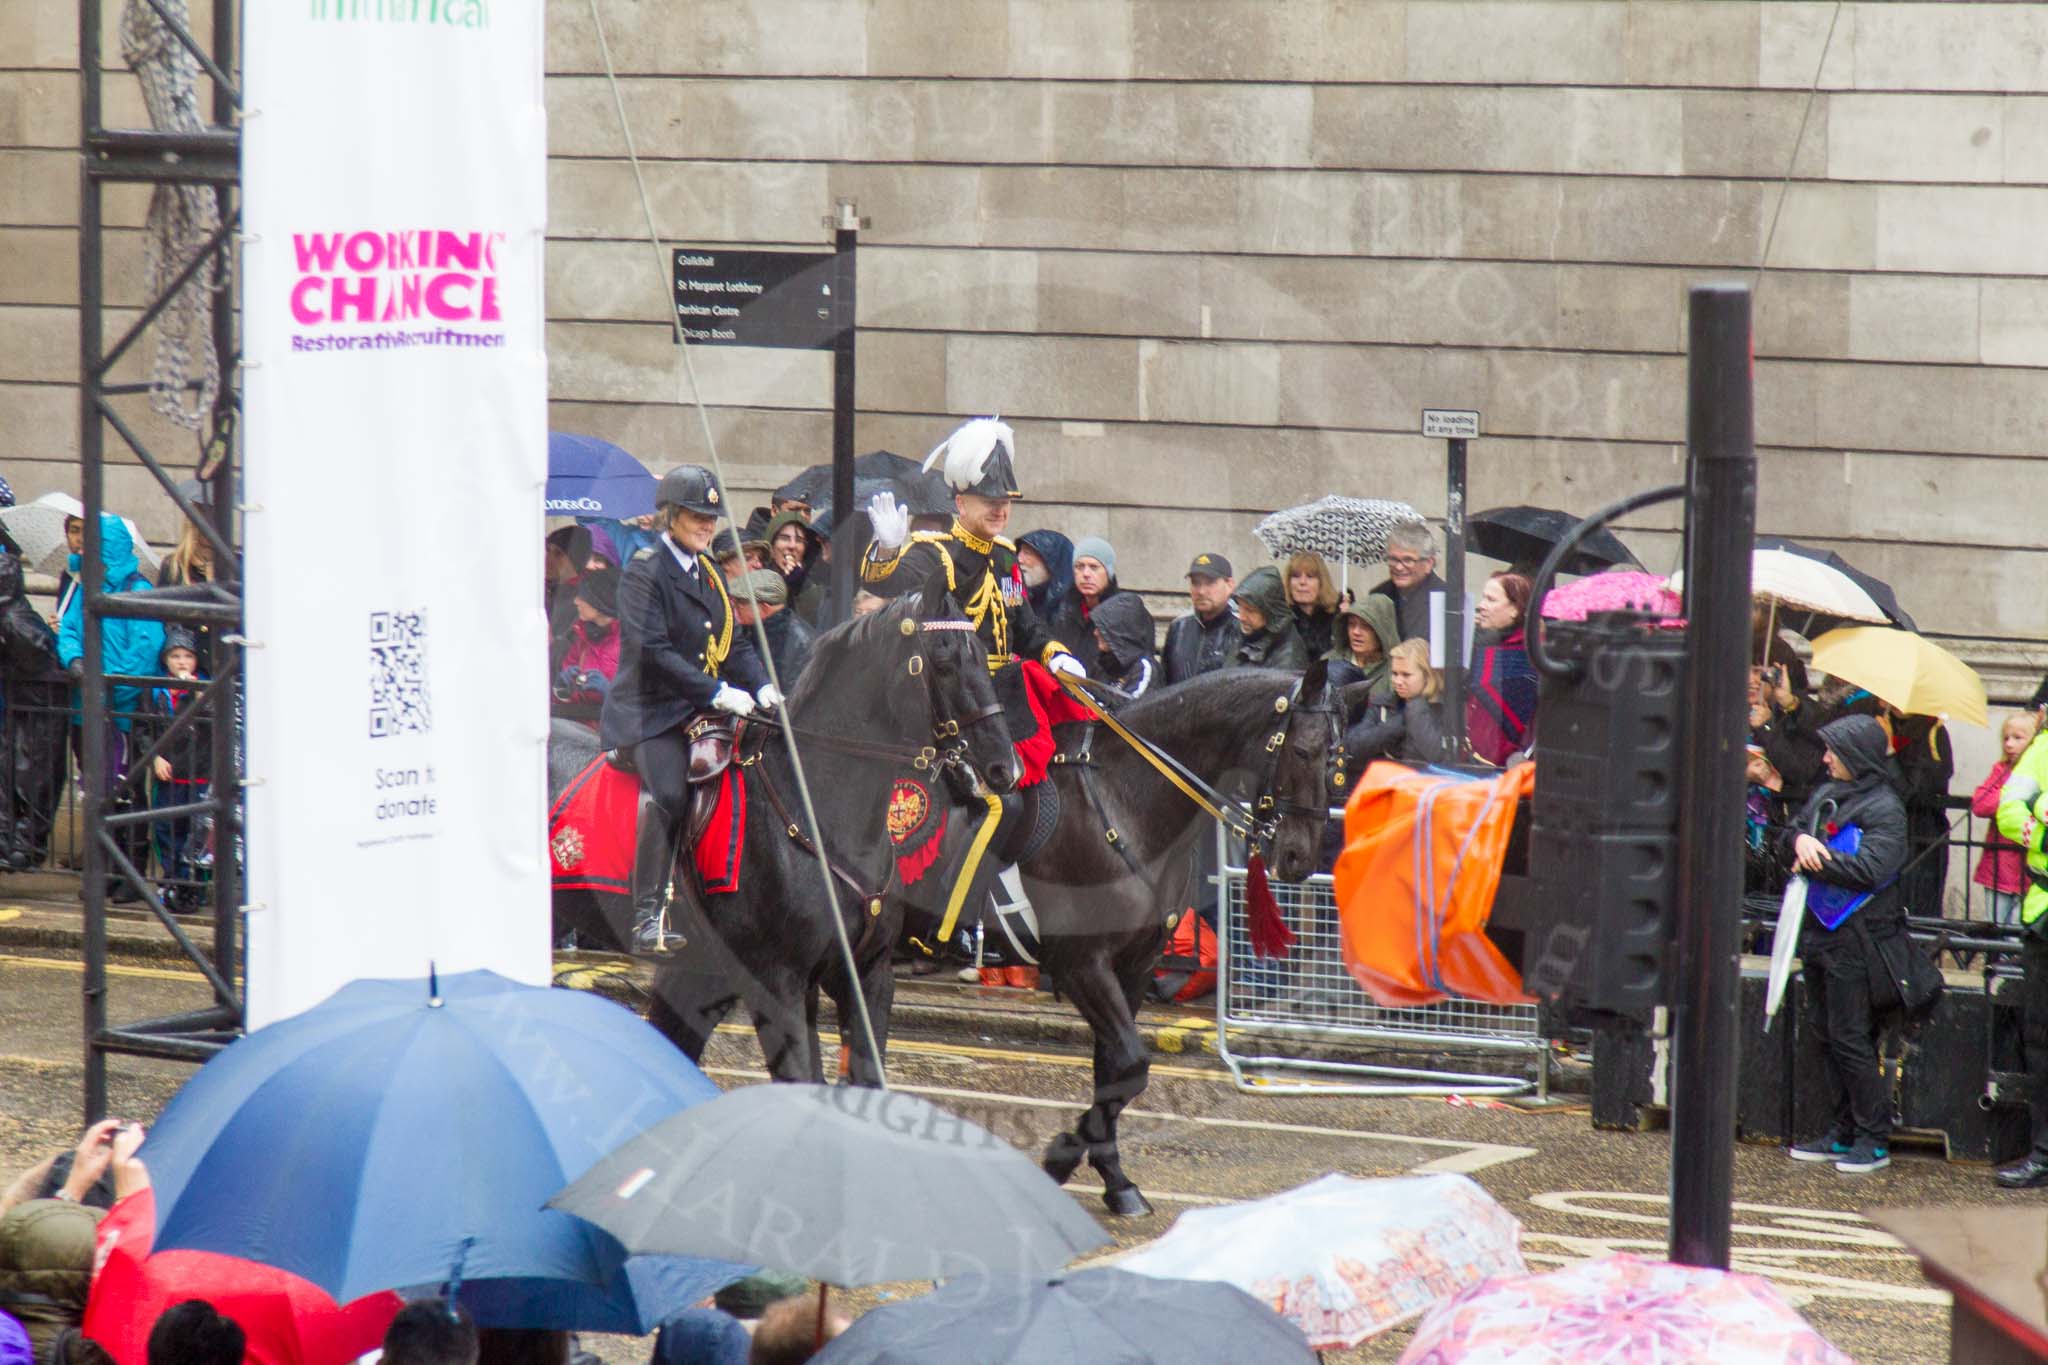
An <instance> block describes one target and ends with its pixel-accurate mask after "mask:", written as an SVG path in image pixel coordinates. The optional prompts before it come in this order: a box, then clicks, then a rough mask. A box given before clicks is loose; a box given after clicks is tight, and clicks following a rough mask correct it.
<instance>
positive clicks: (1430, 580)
mask: <svg viewBox="0 0 2048 1365" xmlns="http://www.w3.org/2000/svg"><path fill="white" fill-rule="evenodd" d="M1373 591H1374V592H1376V593H1378V594H1379V595H1380V596H1382V597H1390V598H1392V599H1393V601H1394V616H1395V619H1396V620H1397V621H1398V622H1399V623H1400V627H1401V638H1402V639H1403V640H1415V639H1422V640H1427V639H1428V638H1429V595H1430V594H1431V593H1433V592H1447V591H1448V587H1447V586H1446V584H1445V583H1444V581H1443V579H1441V578H1439V577H1437V572H1436V537H1435V536H1434V535H1432V534H1430V530H1429V526H1428V524H1427V523H1426V522H1420V521H1404V522H1402V523H1401V524H1400V525H1399V526H1396V527H1395V528H1394V529H1393V530H1391V531H1389V532H1388V533H1387V581H1386V582H1384V583H1382V584H1380V585H1379V586H1378V587H1376V588H1374V589H1373Z"/></svg>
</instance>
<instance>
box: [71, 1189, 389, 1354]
mask: <svg viewBox="0 0 2048 1365" xmlns="http://www.w3.org/2000/svg"><path fill="white" fill-rule="evenodd" d="M155 1236H156V1199H155V1196H154V1195H153V1194H152V1193H151V1192H150V1191H148V1190H142V1191H140V1192H139V1193H136V1194H132V1195H130V1196H128V1197H127V1198H126V1199H123V1200H122V1201H121V1202H120V1203H119V1204H117V1205H115V1206H114V1210H113V1212H112V1213H110V1214H108V1215H107V1217H106V1220H105V1221H104V1222H102V1223H101V1224H100V1230H99V1245H98V1248H97V1252H96V1259H97V1262H98V1269H97V1271H96V1272H95V1274H94V1276H93V1281H92V1294H91V1296H90V1297H89V1298H88V1299H87V1300H86V1305H85V1335H86V1336H88V1337H91V1338H92V1339H93V1340H94V1341H96V1342H98V1343H99V1344H100V1345H102V1346H104V1347H106V1348H107V1351H108V1352H109V1353H110V1354H111V1355H112V1356H113V1357H114V1359H115V1360H116V1361H117V1362H119V1365H146V1362H147V1360H148V1356H149V1329H150V1328H151V1327H153V1326H155V1324H156V1320H157V1318H159V1317H160V1316H162V1315H163V1312H164V1310H165V1309H167V1308H170V1307H172V1306H174V1305H176V1304H179V1303H183V1302H184V1301H185V1300H187V1299H204V1300H206V1301H207V1302H208V1303H210V1304H212V1305H213V1306H214V1307H215V1308H216V1309H218V1310H219V1311H220V1312H221V1313H222V1314H223V1315H225V1316H227V1317H229V1318H232V1319H233V1320H234V1321H235V1323H236V1324H237V1325H238V1326H240V1327H241V1329H242V1334H243V1336H244V1337H245V1338H247V1343H248V1344H247V1354H246V1355H245V1357H244V1359H245V1360H246V1361H247V1362H249V1365H348V1362H349V1361H352V1360H354V1359H355V1358H356V1357H358V1356H360V1355H362V1354H364V1353H365V1352H367V1351H373V1350H375V1349H376V1348H377V1347H378V1346H379V1345H381V1344H382V1343H383V1340H384V1331H385V1329H386V1328H387V1327H389V1326H390V1325H391V1319H392V1318H393V1317H395V1316H396V1315H397V1313H398V1310H399V1309H400V1308H401V1307H403V1306H404V1304H403V1301H402V1300H401V1299H400V1298H399V1297H398V1296H397V1295H396V1294H388V1293H387V1294H370V1295H366V1296H364V1297H363V1298H360V1299H357V1300H356V1301H355V1302H354V1303H351V1304H349V1305H348V1306H346V1307H337V1306H336V1305H335V1302H334V1300H333V1299H332V1298H330V1297H329V1296H328V1294H327V1293H326V1291H325V1290H322V1289H320V1288H319V1287H318V1286H316V1285H314V1284H312V1283H310V1282H309V1281H306V1280H303V1279H300V1278H299V1277H298V1276H297V1275H293V1274H291V1273H289V1272H287V1271H283V1270H278V1269H275V1268H274V1267H271V1266H267V1265H258V1264H257V1263H256V1262H254V1261H244V1260H241V1259H239V1258H237V1257H234V1256H219V1255H216V1254H214V1253H213V1252H210V1251H165V1252H160V1253H158V1254H156V1255H151V1254H150V1246H151V1245H152V1243H153V1242H154V1240H155Z"/></svg>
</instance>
